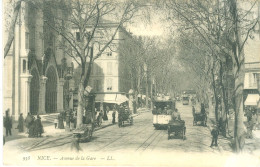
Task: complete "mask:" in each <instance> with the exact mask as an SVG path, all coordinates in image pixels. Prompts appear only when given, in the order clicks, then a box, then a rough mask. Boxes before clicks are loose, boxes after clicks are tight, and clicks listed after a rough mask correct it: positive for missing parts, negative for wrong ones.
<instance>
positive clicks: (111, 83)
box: [107, 78, 113, 91]
mask: <svg viewBox="0 0 260 167" xmlns="http://www.w3.org/2000/svg"><path fill="white" fill-rule="evenodd" d="M112 86H113V79H112V78H108V79H107V90H108V91H109V90H112V89H113V88H112Z"/></svg>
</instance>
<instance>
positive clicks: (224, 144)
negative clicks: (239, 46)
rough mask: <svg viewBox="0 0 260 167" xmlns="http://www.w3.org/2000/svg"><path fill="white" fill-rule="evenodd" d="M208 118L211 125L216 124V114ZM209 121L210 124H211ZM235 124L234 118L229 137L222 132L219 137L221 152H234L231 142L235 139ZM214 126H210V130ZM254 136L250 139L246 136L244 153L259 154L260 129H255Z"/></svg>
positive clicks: (230, 124) (231, 121)
mask: <svg viewBox="0 0 260 167" xmlns="http://www.w3.org/2000/svg"><path fill="white" fill-rule="evenodd" d="M208 120H209V121H210V123H211V125H214V124H216V123H215V122H216V121H215V118H214V116H212V115H211V117H209V118H208ZM209 121H208V125H209V126H210V124H209ZM233 125H234V120H232V119H231V120H229V128H228V130H229V135H230V136H228V137H227V138H226V137H223V136H222V135H221V134H220V135H219V139H218V143H219V146H218V149H219V150H220V152H226V151H228V152H233V150H232V147H231V142H232V140H233V133H234V131H233ZM211 128H212V126H210V127H209V130H211ZM252 133H253V138H252V139H249V138H245V145H244V147H243V151H242V152H243V153H250V154H256V155H259V154H260V130H253V131H252Z"/></svg>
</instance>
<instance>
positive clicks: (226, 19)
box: [158, 0, 259, 151]
mask: <svg viewBox="0 0 260 167" xmlns="http://www.w3.org/2000/svg"><path fill="white" fill-rule="evenodd" d="M256 5H258V1H250V2H244V1H237V0H213V1H208V0H189V1H178V0H171V1H168V0H166V1H161V2H158V6H159V7H160V8H163V9H164V10H165V11H167V14H166V15H167V16H166V18H167V19H166V20H167V21H168V22H171V23H172V28H174V29H176V31H177V33H178V36H179V38H178V39H179V42H178V43H179V44H178V46H179V48H178V49H179V50H178V53H179V59H180V60H182V62H185V63H186V66H189V68H191V69H192V70H194V71H196V73H197V76H198V79H199V80H200V81H199V82H197V83H196V84H197V87H198V89H199V90H200V92H201V94H202V95H203V96H204V99H210V98H208V97H211V95H210V94H207V93H209V92H213V94H214V96H213V99H214V103H213V104H214V106H215V117H216V121H219V118H222V119H225V122H226V126H224V128H226V127H227V124H228V119H226V117H227V114H228V112H229V107H231V106H232V108H233V109H234V117H235V118H234V119H235V121H234V134H233V135H234V149H235V150H236V151H240V150H241V149H242V148H243V144H244V140H243V136H244V135H243V134H244V131H243V122H242V117H243V99H242V95H243V82H244V75H245V73H244V71H245V70H244V59H245V55H244V46H245V43H246V41H247V40H248V38H249V37H253V34H254V32H255V31H256V27H257V25H258V23H259V18H257V17H253V16H255V14H254V12H253V10H252V9H253V8H254V7H256ZM248 6H249V7H248ZM256 15H257V14H256ZM230 77H231V79H230ZM228 82H231V84H227V83H228ZM230 85H231V87H232V85H233V87H232V90H230ZM205 88H207V89H205ZM229 91H231V94H228V92H229ZM219 107H221V108H222V110H223V111H224V112H223V113H224V114H223V115H218V110H219Z"/></svg>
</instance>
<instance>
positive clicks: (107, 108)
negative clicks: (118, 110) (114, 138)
mask: <svg viewBox="0 0 260 167" xmlns="http://www.w3.org/2000/svg"><path fill="white" fill-rule="evenodd" d="M109 110H110V108H109V107H108V106H106V111H107V114H108V113H109Z"/></svg>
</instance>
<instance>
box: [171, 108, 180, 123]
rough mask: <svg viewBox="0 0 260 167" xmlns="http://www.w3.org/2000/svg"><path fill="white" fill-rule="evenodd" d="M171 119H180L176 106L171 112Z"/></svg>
mask: <svg viewBox="0 0 260 167" xmlns="http://www.w3.org/2000/svg"><path fill="white" fill-rule="evenodd" d="M172 120H179V121H180V120H181V114H180V113H179V112H178V109H177V108H176V109H175V111H174V112H173V113H172Z"/></svg>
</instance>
